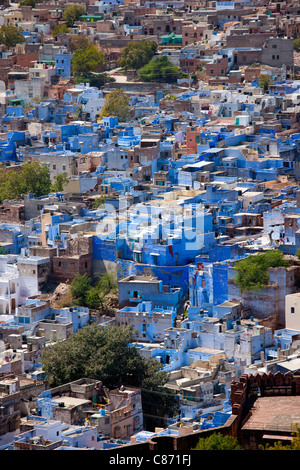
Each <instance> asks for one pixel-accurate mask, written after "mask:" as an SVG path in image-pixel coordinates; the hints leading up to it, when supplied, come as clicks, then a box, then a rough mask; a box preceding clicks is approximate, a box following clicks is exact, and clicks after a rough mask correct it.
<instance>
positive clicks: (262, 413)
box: [242, 396, 300, 432]
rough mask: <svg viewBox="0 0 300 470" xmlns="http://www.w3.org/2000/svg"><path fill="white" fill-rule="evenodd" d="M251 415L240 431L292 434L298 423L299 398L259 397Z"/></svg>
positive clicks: (299, 420)
mask: <svg viewBox="0 0 300 470" xmlns="http://www.w3.org/2000/svg"><path fill="white" fill-rule="evenodd" d="M251 413H252V414H251V417H250V418H249V419H248V421H247V422H246V423H245V424H244V426H243V427H242V430H251V429H253V430H254V429H255V430H257V429H262V430H264V431H266V432H268V431H269V432H271V431H273V432H274V431H281V432H292V431H294V429H295V428H294V426H295V423H299V422H300V396H278V397H276V396H272V397H259V398H257V399H256V401H255V403H254V406H253V408H252V409H251Z"/></svg>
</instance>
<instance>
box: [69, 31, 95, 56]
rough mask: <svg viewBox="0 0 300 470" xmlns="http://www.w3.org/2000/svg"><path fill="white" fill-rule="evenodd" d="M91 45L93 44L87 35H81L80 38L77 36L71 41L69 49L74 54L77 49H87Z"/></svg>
mask: <svg viewBox="0 0 300 470" xmlns="http://www.w3.org/2000/svg"><path fill="white" fill-rule="evenodd" d="M91 44H92V43H91V41H90V40H89V38H88V36H87V35H86V34H80V35H79V36H77V35H75V36H72V38H71V40H70V44H69V48H70V51H71V52H74V51H76V50H77V49H85V48H86V47H88V46H90V45H91Z"/></svg>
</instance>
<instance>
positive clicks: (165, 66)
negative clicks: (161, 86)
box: [138, 55, 182, 83]
mask: <svg viewBox="0 0 300 470" xmlns="http://www.w3.org/2000/svg"><path fill="white" fill-rule="evenodd" d="M181 75H182V72H181V71H180V69H179V68H178V67H177V65H174V64H173V62H171V61H170V59H168V57H167V56H165V55H162V56H159V57H154V58H153V59H151V60H150V62H148V64H146V65H144V67H142V68H140V69H139V71H138V77H139V78H140V80H142V81H144V82H167V83H172V82H175V81H176V80H177V78H179V77H180V76H181Z"/></svg>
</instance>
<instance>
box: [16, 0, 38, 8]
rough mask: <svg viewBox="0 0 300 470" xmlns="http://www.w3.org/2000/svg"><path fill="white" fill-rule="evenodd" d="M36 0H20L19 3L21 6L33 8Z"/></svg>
mask: <svg viewBox="0 0 300 470" xmlns="http://www.w3.org/2000/svg"><path fill="white" fill-rule="evenodd" d="M35 4H36V1H35V0H21V1H20V3H19V5H20V7H22V6H29V7H32V8H35Z"/></svg>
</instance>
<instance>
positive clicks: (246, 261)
mask: <svg viewBox="0 0 300 470" xmlns="http://www.w3.org/2000/svg"><path fill="white" fill-rule="evenodd" d="M288 265H289V263H288V261H287V260H285V259H284V255H283V253H282V252H281V251H279V250H272V251H266V252H265V253H258V254H256V255H250V256H248V257H247V258H243V259H241V260H239V261H237V263H236V264H235V271H236V273H237V275H236V277H235V279H234V280H235V282H236V283H237V285H238V286H239V287H240V289H241V291H242V292H245V291H253V290H261V289H263V288H264V287H265V286H266V285H267V284H268V281H269V268H278V267H280V266H288Z"/></svg>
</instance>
